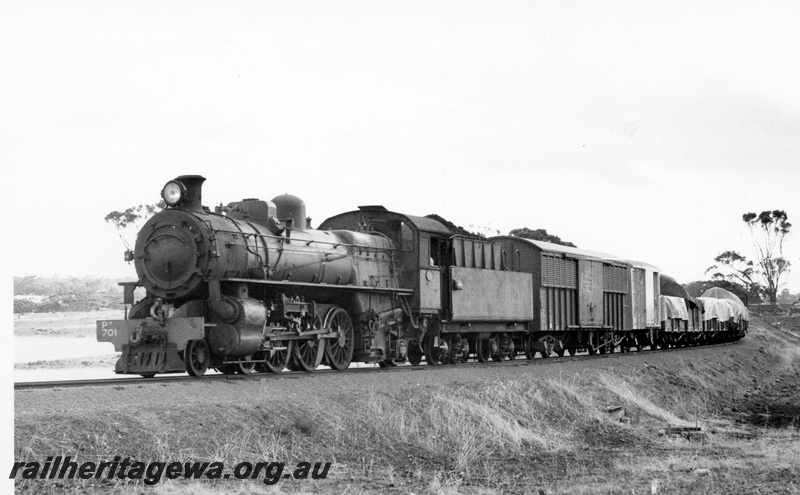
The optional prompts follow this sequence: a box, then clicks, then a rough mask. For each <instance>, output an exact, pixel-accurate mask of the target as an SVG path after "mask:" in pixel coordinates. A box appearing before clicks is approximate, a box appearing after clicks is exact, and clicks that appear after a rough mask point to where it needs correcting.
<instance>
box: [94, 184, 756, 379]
mask: <svg viewBox="0 0 800 495" xmlns="http://www.w3.org/2000/svg"><path fill="white" fill-rule="evenodd" d="M204 181H205V179H204V178H203V177H200V176H195V175H188V176H181V177H178V178H177V179H175V180H172V181H169V182H168V183H167V184H166V185H165V186H164V188H163V189H162V198H163V199H164V201H165V203H166V205H167V207H166V209H165V210H164V211H162V212H160V213H158V214H156V215H155V216H153V217H152V218H151V219H150V220H149V221H148V222H147V223H146V224H145V225H144V227H143V228H142V230H141V231H140V232H139V234H138V237H137V241H136V246H135V249H134V251H133V252H132V253H129V255H130V259H131V260H132V261H134V264H135V267H136V273H137V275H138V281H136V282H130V283H124V284H123V286H124V287H125V303H126V304H130V305H132V306H131V308H130V311H129V312H128V314H126V318H125V319H123V320H104V321H98V322H97V337H98V340H99V341H102V342H113V343H114V346H115V349H116V350H117V351H121V353H122V354H121V356H120V359H119V361H118V362H117V365H116V370H115V371H116V372H117V373H127V374H140V375H142V376H153V375H155V374H157V373H172V372H182V371H184V370H185V371H187V372H189V373H190V374H191V375H194V376H200V375H202V374H204V373H205V372H206V370H208V369H209V368H213V369H217V370H219V371H222V372H224V373H252V372H279V371H281V370H283V369H285V368H289V369H293V370H304V371H313V370H314V369H316V368H317V367H319V366H320V365H325V366H329V367H330V368H333V369H337V370H341V369H345V368H347V367H348V366H349V365H350V364H351V362H353V361H356V362H365V363H379V364H380V365H381V366H393V365H396V364H398V363H403V362H410V363H411V364H415V365H416V364H420V362H422V360H423V359H424V360H425V361H426V362H427V363H428V364H429V365H437V364H445V363H458V362H465V361H467V360H468V359H470V358H473V357H474V358H476V359H477V360H479V361H481V362H486V361H489V360H494V361H501V360H504V359H513V358H515V357H516V356H517V355H518V354H521V353H524V354H525V355H526V356H527V357H528V358H533V357H534V355H535V354H536V353H539V354H540V355H541V356H542V357H547V356H549V355H551V353H557V354H558V355H563V354H564V352H568V353H570V354H574V353H576V352H578V351H584V350H585V351H588V352H589V353H590V354H594V353H596V352H599V353H605V352H614V351H615V349H617V348H619V349H620V350H621V351H623V352H626V351H628V350H630V349H631V348H637V349H641V348H642V346H650V347H651V348H654V349H655V348H657V347H658V346H661V347H668V346H680V345H694V344H702V343H713V342H718V341H724V340H733V339H736V338H740V337H741V336H742V335H744V332H745V331H746V320H747V312H746V308H744V306H743V305H741V302H739V303H738V305H739V306H741V307H739V306H737V303H736V301H734V300H733V299H731V300H730V302H722V303H720V305H721V307H724V308H728V309H729V311H728V312H727V313H726V312H725V311H722V310H721V309H719V308H717V305H716V304H715V303H714V304H712V303H713V301H710V302H706V303H704V302H703V301H702V299H711V298H698V299H697V300H695V299H692V298H689V296H688V295H686V294H685V293H675V294H671V295H661V294H660V289H661V280H660V273H659V271H658V269H656V268H655V267H652V266H650V265H646V264H642V263H636V262H631V261H624V260H619V259H616V258H614V257H612V256H610V255H604V254H601V253H593V252H590V251H584V250H578V249H574V248H567V247H564V246H559V245H554V244H549V243H544V242H538V241H532V240H528V239H521V238H516V237H497V238H493V239H488V240H487V239H477V238H471V237H465V236H462V235H456V233H455V232H454V231H452V230H451V229H450V228H448V227H447V226H445V225H444V224H443V223H441V222H439V221H437V220H434V219H431V218H426V217H417V216H411V215H404V214H401V213H395V212H391V211H389V210H387V209H386V208H384V207H382V206H362V207H360V208H359V209H358V210H357V211H352V212H348V213H343V214H341V215H337V216H335V217H332V218H329V219H327V220H326V221H325V222H323V223H322V224H321V225H320V227H319V229H312V228H310V225H309V219H308V218H307V217H306V212H305V205H304V203H303V201H302V200H300V199H299V198H297V197H294V196H290V195H283V196H278V197H276V198H274V199H273V200H272V201H261V200H258V199H245V200H242V201H239V202H234V203H230V204H228V205H227V206H226V207H224V208H217V209H216V211H213V212H212V211H210V210H209V209H208V208H206V207H204V206H203V205H202V201H201V191H202V184H203V182H204ZM675 285H677V284H675ZM136 287H144V289H145V291H146V296H145V297H144V298H143V299H142V300H140V301H138V302H135V301H134V289H135V288H136ZM678 292H680V291H678ZM717 296H718V294H717ZM665 298H668V299H665ZM669 298H671V299H669ZM717 298H718V297H717ZM734 298H735V296H734ZM722 299H724V300H727V299H725V298H722ZM681 300H682V301H684V303H682V304H683V306H681V302H680V301H681ZM706 306H708V307H711V306H714V307H715V308H716V309H714V310H713V311H711V312H706V311H705V307H706ZM665 309H668V310H669V311H668V312H665ZM720 311H722V312H720ZM706 313H708V314H706Z"/></svg>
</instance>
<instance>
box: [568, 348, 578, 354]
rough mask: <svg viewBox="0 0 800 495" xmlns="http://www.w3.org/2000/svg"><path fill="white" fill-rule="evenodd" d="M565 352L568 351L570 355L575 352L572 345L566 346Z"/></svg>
mask: <svg viewBox="0 0 800 495" xmlns="http://www.w3.org/2000/svg"><path fill="white" fill-rule="evenodd" d="M567 352H568V353H569V355H570V356H574V355H575V354H576V351H575V348H574V347H568V348H567Z"/></svg>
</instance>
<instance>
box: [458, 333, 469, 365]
mask: <svg viewBox="0 0 800 495" xmlns="http://www.w3.org/2000/svg"><path fill="white" fill-rule="evenodd" d="M469 351H470V346H469V340H467V339H461V358H460V359H459V362H460V363H466V362H467V361H469Z"/></svg>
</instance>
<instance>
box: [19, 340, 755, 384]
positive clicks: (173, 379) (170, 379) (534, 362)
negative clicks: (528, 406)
mask: <svg viewBox="0 0 800 495" xmlns="http://www.w3.org/2000/svg"><path fill="white" fill-rule="evenodd" d="M739 342H741V341H740V340H737V341H735V342H725V343H721V344H714V345H703V346H696V347H680V348H674V349H658V350H655V351H653V350H642V351H632V352H631V353H630V354H645V355H646V354H656V353H663V352H693V351H702V350H703V349H709V348H716V347H724V346H730V345H735V344H738V343H739ZM625 355H626V354H624V353H621V352H615V353H610V354H599V355H594V356H590V355H588V354H580V355H577V356H572V357H549V358H546V359H545V358H541V357H539V358H536V359H525V358H524V357H523V356H520V357H518V358H517V359H513V360H507V361H500V362H493V363H488V364H487V363H479V362H477V361H471V362H468V363H460V364H456V365H454V364H445V365H442V364H440V365H437V366H428V365H427V364H423V365H419V366H412V365H409V364H406V365H401V366H396V367H391V368H380V367H378V366H370V367H363V368H348V369H345V370H342V371H336V370H317V371H314V372H312V373H309V372H305V371H283V372H281V373H252V374H248V375H242V374H236V375H225V374H216V375H205V376H202V377H192V376H189V375H164V376H157V377H153V378H142V377H135V378H102V379H94V380H60V381H40V382H15V383H14V390H34V389H48V388H53V389H55V388H76V387H107V386H123V385H137V386H138V385H151V384H164V383H178V382H191V383H197V382H207V381H226V382H227V381H263V380H281V379H299V378H304V377H311V376H315V375H327V374H330V373H333V374H336V375H337V376H341V374H343V373H346V374H357V373H403V372H415V371H435V370H437V369H451V368H455V367H459V368H476V367H480V368H488V369H491V368H496V367H500V366H545V365H553V364H559V363H560V364H564V363H570V362H581V361H585V360H592V359H609V358H610V359H619V358H620V357H622V356H625Z"/></svg>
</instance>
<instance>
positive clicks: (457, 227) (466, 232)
mask: <svg viewBox="0 0 800 495" xmlns="http://www.w3.org/2000/svg"><path fill="white" fill-rule="evenodd" d="M425 218H430V219H431V220H436V221H437V222H440V223H442V224H444V226H445V227H447V228H448V229H450V230H452V231H453V232H455V233H456V234H458V235H462V236H464V237H469V238H471V239H486V236H485V235H483V234H481V233H480V232H470V231H469V230H467V229H465V228H464V227H462V226H460V225H456V224H454V223H453V222H451V221H449V220H447V219H445V218H443V217H441V216H439V215H437V214H436V213H431V214H430V215H425Z"/></svg>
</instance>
